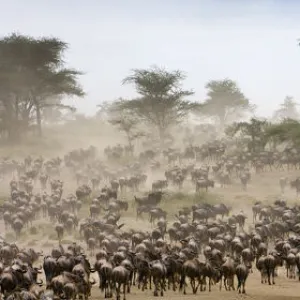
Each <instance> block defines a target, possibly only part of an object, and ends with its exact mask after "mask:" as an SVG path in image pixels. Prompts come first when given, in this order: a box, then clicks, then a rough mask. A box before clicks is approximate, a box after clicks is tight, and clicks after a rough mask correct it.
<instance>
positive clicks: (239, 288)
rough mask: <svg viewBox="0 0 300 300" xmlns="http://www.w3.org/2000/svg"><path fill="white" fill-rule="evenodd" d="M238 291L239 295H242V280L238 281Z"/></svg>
mask: <svg viewBox="0 0 300 300" xmlns="http://www.w3.org/2000/svg"><path fill="white" fill-rule="evenodd" d="M237 290H238V292H239V294H240V293H241V281H240V279H238V286H237Z"/></svg>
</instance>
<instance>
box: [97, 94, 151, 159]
mask: <svg viewBox="0 0 300 300" xmlns="http://www.w3.org/2000/svg"><path fill="white" fill-rule="evenodd" d="M122 101H124V100H123V99H119V100H117V101H115V102H113V103H104V104H102V105H98V107H100V111H99V112H98V115H99V116H100V117H101V116H102V117H104V116H106V118H107V120H108V122H109V123H110V124H111V125H113V126H114V127H116V128H117V129H118V130H119V131H120V132H123V133H124V134H125V136H126V138H127V142H128V147H129V150H130V153H131V154H133V142H134V141H135V140H136V139H138V138H140V137H142V136H145V133H144V132H142V131H141V130H140V129H139V128H138V125H139V120H138V119H137V118H136V117H135V116H134V115H132V113H131V112H130V111H129V110H127V109H122V110H120V109H119V108H120V106H122V103H121V102H122Z"/></svg>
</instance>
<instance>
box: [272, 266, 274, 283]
mask: <svg viewBox="0 0 300 300" xmlns="http://www.w3.org/2000/svg"><path fill="white" fill-rule="evenodd" d="M274 278H275V268H274V269H272V279H273V282H272V283H273V284H275V279H274Z"/></svg>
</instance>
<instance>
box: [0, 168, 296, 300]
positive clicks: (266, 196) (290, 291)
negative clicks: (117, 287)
mask: <svg viewBox="0 0 300 300" xmlns="http://www.w3.org/2000/svg"><path fill="white" fill-rule="evenodd" d="M297 175H298V171H289V172H279V171H273V172H266V173H262V174H253V176H252V180H251V183H250V184H249V186H248V189H247V191H243V190H242V188H241V185H240V184H239V183H238V182H235V183H234V184H232V185H230V186H227V187H225V188H221V187H220V186H216V187H215V188H214V189H213V190H211V191H209V192H208V194H209V195H211V197H212V198H217V199H219V200H216V201H217V202H219V201H223V202H224V203H226V204H228V205H230V206H231V207H232V209H233V212H236V211H239V210H243V211H244V212H246V213H247V215H248V220H247V225H248V227H249V226H252V211H251V206H252V204H253V203H254V202H255V201H256V200H261V201H264V202H273V201H274V199H276V198H278V197H282V198H284V199H286V200H287V201H288V202H289V203H290V204H294V203H296V202H298V200H297V199H296V193H295V191H293V190H291V189H290V188H289V187H288V188H287V190H286V192H285V194H284V195H281V193H280V188H279V178H280V177H282V176H287V177H288V178H289V179H293V178H295V177H296V176H297ZM150 177H151V176H150ZM155 177H157V176H155ZM66 182H68V181H66ZM75 186H76V185H75V183H67V184H66V190H67V191H68V193H69V192H72V191H73V192H74V189H75ZM1 189H2V194H3V195H4V194H6V193H7V194H8V192H9V190H8V182H7V181H6V180H3V181H2V182H1ZM193 193H194V189H193V187H192V186H191V185H189V184H188V183H187V184H186V185H185V186H184V191H182V192H181V194H187V195H188V194H193ZM126 199H128V201H132V199H133V195H126ZM187 201H188V200H186V199H185V198H183V199H173V200H172V203H166V202H163V203H162V206H163V207H164V209H166V210H169V211H170V212H171V213H170V215H169V218H170V219H171V220H172V219H173V218H174V212H176V210H177V209H178V208H180V207H183V206H187V205H190V204H191V203H187ZM134 211H135V208H134V207H133V205H131V204H130V205H129V211H128V212H126V214H125V215H124V217H122V223H125V224H126V225H125V227H124V228H126V227H127V228H129V227H132V228H139V229H141V228H144V229H145V230H151V227H150V225H149V222H148V220H147V218H145V219H144V220H138V221H137V220H136V218H135V213H134ZM87 214H88V209H87V207H84V208H83V209H82V211H81V217H86V216H87ZM34 226H35V227H36V228H37V229H38V234H36V235H34V236H33V235H31V234H30V233H29V230H26V232H24V233H23V235H22V237H21V240H20V241H18V242H17V243H18V244H19V245H20V246H21V247H32V248H34V249H36V250H40V249H43V251H44V254H47V253H49V251H50V249H51V247H53V246H54V245H56V244H57V240H56V238H55V232H54V229H53V226H51V224H49V222H48V221H45V220H39V221H36V223H35V224H34ZM0 230H1V233H2V234H1V235H2V236H3V237H6V238H8V239H11V240H13V239H14V238H13V234H12V232H10V231H9V232H5V229H4V224H3V221H1V223H0ZM74 240H77V242H78V243H81V244H82V245H83V246H84V247H86V246H85V245H84V243H82V241H79V240H78V235H76V234H74V235H73V236H65V237H64V241H63V242H64V243H65V244H68V243H71V242H73V241H74ZM90 261H91V263H92V264H93V263H94V258H93V257H91V258H90ZM93 277H94V278H95V279H96V280H98V277H97V274H94V275H93ZM299 291H300V282H299V281H298V280H294V279H287V278H286V276H285V270H284V269H283V268H281V269H279V271H278V277H277V278H276V284H275V285H273V286H269V285H265V284H261V283H260V274H259V273H258V271H257V270H256V269H255V267H254V272H253V273H252V274H250V275H249V278H248V280H247V284H246V292H247V293H246V294H245V295H239V294H238V293H237V291H225V290H224V288H223V289H222V291H220V290H219V284H217V285H215V286H213V287H212V291H211V292H208V291H206V292H198V293H197V294H196V295H193V294H191V289H190V288H188V290H187V295H183V294H182V293H180V292H178V291H177V292H173V291H168V290H167V291H166V293H165V295H164V297H154V296H153V292H152V291H149V290H146V291H145V292H141V291H140V290H138V289H137V288H136V287H133V288H132V290H131V293H130V294H128V295H127V299H129V300H131V299H132V300H142V299H154V298H156V299H157V298H164V299H183V298H184V299H186V300H189V299H195V298H198V297H199V298H201V299H203V300H206V299H257V300H259V299H264V300H269V299H282V300H284V299H296V298H297V299H298V298H299ZM90 299H92V300H96V299H97V300H98V299H104V296H103V294H102V293H101V292H100V291H99V289H98V287H97V284H96V285H95V286H94V287H93V289H92V297H91V298H90Z"/></svg>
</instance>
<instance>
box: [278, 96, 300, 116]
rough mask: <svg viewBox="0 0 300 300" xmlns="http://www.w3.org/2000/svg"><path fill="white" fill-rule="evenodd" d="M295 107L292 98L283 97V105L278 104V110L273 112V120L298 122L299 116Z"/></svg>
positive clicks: (295, 104)
mask: <svg viewBox="0 0 300 300" xmlns="http://www.w3.org/2000/svg"><path fill="white" fill-rule="evenodd" d="M297 105H298V104H297V103H296V102H295V100H294V98H293V97H291V96H287V97H285V99H284V101H283V103H281V104H280V108H279V109H277V110H276V111H275V112H274V118H275V119H276V120H279V121H282V120H283V119H293V120H298V119H299V117H300V115H299V112H298V109H297Z"/></svg>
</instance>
